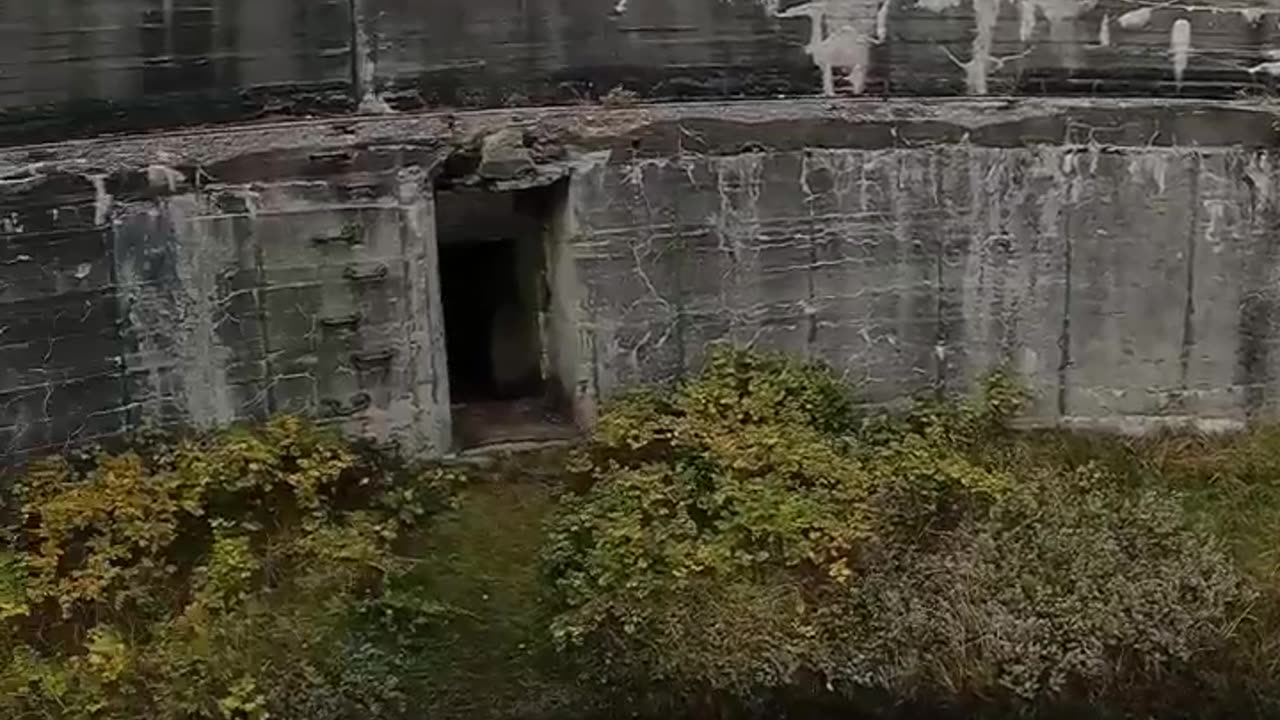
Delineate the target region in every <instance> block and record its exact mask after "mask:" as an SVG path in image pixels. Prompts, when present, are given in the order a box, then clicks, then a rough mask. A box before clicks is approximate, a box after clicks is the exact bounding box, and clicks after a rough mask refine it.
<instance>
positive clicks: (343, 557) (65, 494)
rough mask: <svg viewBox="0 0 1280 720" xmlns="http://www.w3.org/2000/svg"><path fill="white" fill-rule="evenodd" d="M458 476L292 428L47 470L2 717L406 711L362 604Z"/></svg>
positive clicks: (1, 660)
mask: <svg viewBox="0 0 1280 720" xmlns="http://www.w3.org/2000/svg"><path fill="white" fill-rule="evenodd" d="M450 482H451V479H450V478H449V477H448V476H445V475H441V474H432V473H428V474H426V475H424V476H414V475H410V474H408V473H406V472H403V471H396V470H394V469H393V468H391V467H390V466H389V465H388V464H387V463H386V462H385V461H384V459H383V458H381V457H380V456H377V455H375V454H369V453H363V452H359V451H357V450H356V449H354V448H353V447H352V446H350V445H348V444H347V443H344V442H343V441H341V440H339V439H338V438H337V437H335V436H333V435H331V434H329V433H327V432H324V431H321V430H319V429H317V428H315V427H313V426H311V425H308V424H306V423H304V422H302V421H300V420H298V419H296V418H287V417H286V418H278V419H276V420H273V421H271V422H270V423H268V424H266V425H265V426H262V427H258V428H233V429H229V430H224V431H219V432H217V433H213V434H210V435H206V436H202V437H191V438H185V439H180V440H175V441H173V442H170V443H148V444H144V445H140V446H139V447H138V449H136V450H129V451H125V452H120V453H102V454H100V455H98V456H97V457H96V459H95V460H93V461H92V462H88V463H80V462H72V461H69V460H68V459H67V458H64V457H55V458H51V459H49V460H47V461H45V462H42V463H40V464H38V465H36V466H35V467H33V468H32V469H31V471H30V472H29V473H28V474H27V475H26V476H25V478H24V480H23V482H22V483H21V484H20V485H19V487H18V489H17V493H16V495H17V497H18V498H19V500H20V501H21V506H20V516H21V522H20V524H19V526H18V527H17V528H16V529H15V530H14V531H13V532H11V533H10V534H11V536H12V537H13V548H12V550H11V551H10V552H9V553H8V554H6V555H3V556H0V711H4V712H7V713H9V715H8V716H12V717H21V716H25V715H27V714H30V715H35V716H41V717H45V716H48V717H58V718H63V717H65V718H81V717H83V718H90V717H94V718H102V717H107V718H129V717H151V718H174V719H177V718H182V719H184V720H194V719H199V718H254V719H265V718H268V717H273V718H289V717H296V718H307V719H308V720H311V719H313V718H332V719H333V720H338V719H340V718H365V717H371V716H372V717H395V716H396V714H397V709H398V708H400V707H402V706H403V705H404V697H403V694H402V693H401V691H400V689H399V687H398V680H397V678H398V675H397V673H396V672H394V671H393V668H394V666H395V665H396V663H397V662H398V659H397V658H396V657H395V656H394V652H388V651H386V650H385V649H382V648H376V647H373V646H371V645H369V644H367V643H364V642H363V641H362V640H361V630H360V619H361V615H362V611H361V608H362V606H363V605H365V604H368V603H369V602H374V601H376V599H377V598H378V597H379V594H380V592H381V588H382V587H383V586H384V579H385V578H386V577H388V576H389V575H392V574H396V573H398V572H400V570H401V568H400V561H399V560H398V559H397V557H396V555H395V554H394V553H393V552H392V547H393V543H394V541H395V540H396V538H397V537H398V536H399V535H400V533H401V530H402V529H403V528H404V527H405V525H406V524H407V523H412V522H414V521H416V520H417V519H418V518H419V517H420V516H422V515H423V514H425V513H428V512H430V511H432V510H434V509H437V508H438V507H440V506H441V505H442V503H443V502H444V501H445V500H446V499H447V495H448V485H449V483H450Z"/></svg>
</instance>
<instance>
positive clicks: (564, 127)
mask: <svg viewBox="0 0 1280 720" xmlns="http://www.w3.org/2000/svg"><path fill="white" fill-rule="evenodd" d="M1278 119H1280V104H1277V103H1272V102H1256V101H1205V100H1177V99H1165V100H1153V99H1118V98H1117V99H1086V98H992V97H985V98H912V99H886V100H871V99H856V98H849V99H844V98H823V99H813V98H811V99H789V100H760V101H742V102H733V103H724V102H714V103H709V102H693V103H662V104H651V105H634V106H629V107H616V108H605V107H598V106H580V105H576V106H562V107H549V108H520V109H505V110H481V111H470V112H439V113H426V112H424V113H402V114H395V115H381V114H379V115H360V116H354V117H348V118H342V119H329V120H296V121H290V122H277V123H255V124H230V125H222V126H218V127H212V128H202V129H196V130H181V131H169V132H160V133H149V134H137V135H125V136H116V137H103V138H92V139H85V140H74V141H67V142H60V143H48V144H40V145H27V146H19V147H11V148H3V149H0V182H3V183H6V184H14V183H19V184H20V183H22V182H23V181H24V178H30V177H33V176H37V175H40V174H44V173H46V172H48V171H58V172H72V173H77V174H82V175H102V176H109V175H112V174H114V173H118V172H123V171H135V170H139V169H146V168H149V167H168V168H184V169H190V170H198V169H200V170H205V171H208V170H210V169H211V168H215V167H219V166H222V169H223V170H224V171H226V172H229V173H231V174H232V175H243V174H250V175H256V176H258V177H270V176H271V175H272V172H273V167H272V163H273V162H274V161H275V160H279V159H280V158H285V157H291V156H298V155H303V156H305V157H306V158H307V159H308V160H309V161H311V162H313V163H321V164H325V163H327V164H328V165H332V164H333V163H334V162H343V161H349V160H351V158H346V159H345V160H344V158H343V157H341V156H334V155H332V154H331V153H334V152H340V151H347V150H349V151H358V150H369V149H374V150H380V151H384V152H385V151H387V150H389V149H392V148H398V151H399V152H415V153H426V155H424V160H423V161H424V162H430V161H431V160H429V158H434V159H435V160H442V159H443V157H444V156H446V155H448V154H449V153H451V152H454V151H456V150H458V149H459V148H465V147H475V146H476V144H477V143H478V142H479V139H480V138H482V137H484V136H485V135H487V134H490V133H493V132H496V131H498V130H502V129H507V128H520V129H523V130H524V131H525V133H526V142H527V143H529V144H531V145H544V146H555V148H556V149H555V150H554V151H552V150H548V153H550V155H549V157H550V158H551V159H555V160H567V159H569V157H568V155H566V154H565V153H569V154H574V153H587V152H599V151H613V153H614V157H615V159H618V160H622V159H629V158H636V157H646V156H669V155H670V154H671V153H673V152H675V153H696V154H735V153H741V152H749V151H752V150H765V149H770V150H785V149H796V148H820V147H842V148H868V149H874V148H892V147H911V146H914V145H919V144H937V143H968V144H972V145H975V146H984V147H1019V146H1026V145H1035V144H1052V145H1082V146H1096V147H1108V146H1112V147H1139V146H1184V147H1185V146H1198V147H1200V148H1205V149H1208V148H1213V147H1233V148H1239V147H1257V148H1264V147H1275V146H1277V144H1278V142H1280V138H1278V137H1277V126H1278V125H1280V123H1277V120H1278ZM187 176H188V177H192V178H195V177H198V176H199V173H187Z"/></svg>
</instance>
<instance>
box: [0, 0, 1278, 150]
mask: <svg viewBox="0 0 1280 720" xmlns="http://www.w3.org/2000/svg"><path fill="white" fill-rule="evenodd" d="M1277 75H1280V0H1212V1H1209V2H1203V3H1199V4H1196V3H1183V4H1176V3H1165V4H1152V3H1149V2H1146V0H525V1H523V2H519V3H513V2H511V1H510V0H468V1H467V2H445V1H443V0H433V1H432V2H421V1H420V0H270V1H264V2H251V1H250V0H49V1H48V2H8V3H5V4H4V5H0V144H18V143H27V142H42V141H52V140H59V139H63V138H65V137H68V136H71V135H77V136H85V135H92V134H96V133H101V132H106V131H124V130H138V129H149V128H159V127H171V126H175V125H184V124H201V123H211V122H218V121H227V120H246V119H261V118H267V117H275V116H293V117H296V116H303V115H319V114H344V113H352V112H356V111H363V112H366V113H379V112H386V111H393V110H421V109H428V110H440V109H447V108H494V107H519V106H527V105H547V104H553V103H561V104H563V103H571V102H577V103H583V104H588V103H590V104H595V103H598V102H601V101H605V102H607V103H609V104H611V105H616V104H625V103H627V102H633V101H635V100H637V99H638V100H648V101H653V100H688V99H695V98H754V99H758V98H773V97H778V96H804V95H822V94H825V95H850V94H855V95H856V94H867V95H875V96H882V95H890V96H902V95H928V96H939V95H983V94H991V95H1001V94H1005V95H1088V96H1097V95H1131V96H1132V95H1141V96H1151V95H1160V96H1183V97H1212V98H1234V97H1239V96H1245V95H1251V96H1257V95H1266V94H1270V93H1271V91H1272V90H1273V85H1274V79H1275V77H1276V76H1277Z"/></svg>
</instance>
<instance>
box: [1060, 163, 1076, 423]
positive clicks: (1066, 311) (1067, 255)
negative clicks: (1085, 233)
mask: <svg viewBox="0 0 1280 720" xmlns="http://www.w3.org/2000/svg"><path fill="white" fill-rule="evenodd" d="M1068 152H1070V151H1068ZM1070 182H1075V180H1074V179H1072V180H1070ZM1067 194H1068V197H1070V189H1068V193H1067ZM1073 209H1074V208H1073V207H1072V206H1071V205H1068V206H1067V215H1066V218H1065V219H1064V220H1063V223H1062V225H1063V233H1062V239H1063V243H1062V272H1063V281H1062V330H1061V331H1060V332H1059V333H1058V418H1059V419H1061V418H1064V417H1066V415H1067V371H1068V370H1070V368H1071V299H1072V298H1071V295H1072V292H1071V290H1072V288H1071V275H1072V267H1071V264H1072V260H1073V255H1074V252H1073V251H1074V248H1073V247H1072V244H1073V241H1074V235H1075V233H1073V232H1072V225H1073V223H1072V222H1071V217H1072V212H1071V211H1072V210H1073Z"/></svg>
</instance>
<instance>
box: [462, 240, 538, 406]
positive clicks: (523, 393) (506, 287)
mask: <svg viewBox="0 0 1280 720" xmlns="http://www.w3.org/2000/svg"><path fill="white" fill-rule="evenodd" d="M520 249H521V248H520V247H519V241H516V240H506V239H501V240H491V241H487V242H473V243H458V244H452V245H443V246H441V248H440V269H441V273H442V275H441V288H442V292H443V295H444V322H445V336H446V349H447V352H448V354H449V385H450V387H451V388H452V392H453V400H454V401H455V402H463V403H465V402H476V401H492V400H513V399H516V398H520V397H530V396H536V395H538V394H540V393H541V391H542V374H541V356H542V349H541V346H540V343H539V338H538V332H537V329H538V307H537V306H536V305H535V304H534V303H533V302H532V300H534V298H531V297H521V294H522V293H521V292H520V290H521V286H522V285H525V284H526V283H527V282H528V279H526V282H525V283H522V282H521V279H522V278H521V277H520V272H521V270H522V269H523V270H524V272H526V273H529V274H530V275H531V276H532V277H533V278H537V277H538V275H539V274H538V273H537V268H536V267H534V268H530V267H525V268H521V267H520V264H521V263H520V260H521V258H520V255H521V253H520V252H519V250H520ZM526 262H527V261H526ZM526 295H527V293H526Z"/></svg>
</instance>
